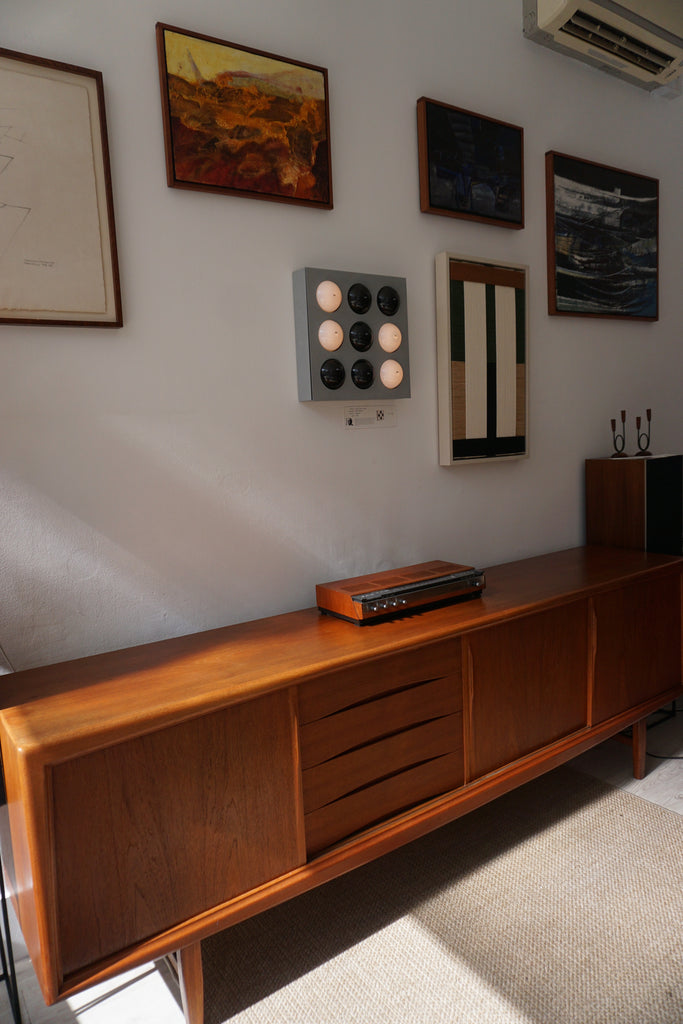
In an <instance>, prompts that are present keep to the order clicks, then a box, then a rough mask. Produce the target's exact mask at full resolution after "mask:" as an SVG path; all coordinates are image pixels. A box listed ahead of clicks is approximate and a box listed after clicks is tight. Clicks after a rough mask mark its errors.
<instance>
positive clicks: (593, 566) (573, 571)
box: [0, 547, 683, 760]
mask: <svg viewBox="0 0 683 1024" xmlns="http://www.w3.org/2000/svg"><path fill="white" fill-rule="evenodd" d="M671 571H679V572H683V558H677V557H673V556H668V555H654V554H649V553H647V552H644V551H638V550H628V549H618V548H607V547H588V548H571V549H568V550H566V551H559V552H553V553H551V554H547V555H540V556H537V557H534V558H528V559H524V560H522V561H517V562H508V563H505V564H503V565H498V566H494V567H492V568H489V569H486V589H485V591H484V592H483V594H482V595H481V597H477V598H475V599H473V600H469V601H465V602H462V603H458V604H453V605H449V606H446V607H443V608H437V609H433V610H431V611H426V612H421V613H419V614H415V615H411V616H408V617H406V618H402V619H397V620H393V621H388V622H383V623H376V624H373V625H369V626H363V627H361V626H357V625H354V624H352V623H349V622H344V621H342V620H340V619H336V618H332V617H330V616H327V615H322V614H320V613H319V612H318V610H317V609H316V608H307V609H303V610H301V611H294V612H288V613H285V614H282V615H276V616H272V617H269V618H264V619H257V620H254V621H251V622H245V623H241V624H238V625H232V626H226V627H222V628H219V629H213V630H209V631H206V632H201V633H195V634H191V635H189V636H183V637H177V638H172V639H169V640H161V641H157V642H154V643H149V644H143V645H141V646H137V647H130V648H126V649H123V650H118V651H111V652H107V653H103V654H98V655H93V656H90V657H86V658H80V659H77V660H75V661H67V662H62V663H60V664H55V665H48V666H44V667H39V668H34V669H27V670H24V671H21V672H16V673H13V674H10V675H7V676H3V677H1V678H0V732H1V731H4V732H6V733H7V734H8V735H9V736H10V737H11V740H12V743H13V745H14V746H15V747H16V748H19V749H22V750H23V752H24V753H25V754H27V755H29V756H31V755H35V756H37V757H38V759H39V760H40V759H42V758H43V757H44V758H45V760H54V759H55V758H61V757H64V758H66V757H70V756H74V755H75V754H77V753H85V752H86V751H88V750H94V749H97V748H99V747H101V746H102V745H104V744H106V743H110V742H112V741H115V740H123V739H126V738H130V737H131V736H135V735H139V734H141V733H144V732H149V731H150V730H153V729H157V728H162V727H164V726H168V725H170V724H173V723H176V722H182V721H184V720H187V719H189V718H192V717H194V716H196V715H198V714H202V713H205V712H208V711H211V710H213V709H215V708H219V707H225V706H227V705H230V704H233V703H237V702H239V701H243V700H246V699H249V698H251V697H256V696H260V695H262V694H265V693H268V692H271V691H273V690H276V689H280V688H281V687H284V686H289V685H292V684H293V683H297V682H300V681H302V680H304V679H310V678H313V677H315V676H317V675H320V674H322V673H324V672H329V671H333V670H335V669H340V668H344V667H345V666H347V665H350V664H356V663H358V662H361V661H368V660H371V659H373V658H378V657H381V656H382V655H386V654H389V653H395V652H397V651H400V650H402V649H405V648H408V647H416V646H421V645H424V644H429V643H434V642H436V641H438V640H440V639H443V638H444V637H448V636H453V635H456V634H458V633H463V632H466V631H470V630H473V629H478V628H481V627H484V626H488V625H491V624H492V623H494V622H500V621H504V620H506V619H509V618H513V617H515V616H519V615H522V614H526V613H528V612H530V611H534V610H535V611H537V610H540V609H542V608H543V607H552V606H553V605H557V604H559V603H564V602H566V601H567V600H568V599H571V598H572V597H577V598H578V597H580V596H585V595H587V594H590V593H594V592H597V591H599V590H601V589H609V588H611V587H614V586H618V585H621V584H623V583H625V582H629V581H635V580H637V579H638V577H639V576H641V575H643V574H652V573H654V574H655V575H656V574H657V573H668V572H671Z"/></svg>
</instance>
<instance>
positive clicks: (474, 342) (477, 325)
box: [448, 259, 526, 461]
mask: <svg viewBox="0 0 683 1024" xmlns="http://www.w3.org/2000/svg"><path fill="white" fill-rule="evenodd" d="M448 305H449V313H450V317H449V320H450V323H449V327H450V382H449V383H450V387H449V392H450V428H451V436H450V440H451V442H452V450H451V458H450V460H449V461H458V460H461V459H486V458H500V457H504V456H520V455H524V454H525V453H526V274H525V271H524V269H523V268H511V267H501V266H493V265H489V264H484V263H468V262H462V261H457V260H453V259H451V260H449V304H448Z"/></svg>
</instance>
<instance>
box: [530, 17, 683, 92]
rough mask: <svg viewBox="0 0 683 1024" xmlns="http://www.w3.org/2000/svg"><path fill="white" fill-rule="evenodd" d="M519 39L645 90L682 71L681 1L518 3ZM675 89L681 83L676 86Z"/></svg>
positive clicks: (667, 83)
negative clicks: (520, 10) (521, 35)
mask: <svg viewBox="0 0 683 1024" xmlns="http://www.w3.org/2000/svg"><path fill="white" fill-rule="evenodd" d="M523 3H524V35H525V36H526V37H527V39H532V40H533V41H534V42H536V43H542V44H543V45H544V46H549V47H550V48H551V49H553V50H559V51H560V52H561V53H565V54H567V55H568V56H570V57H576V58H577V59H578V60H582V61H585V62H586V63H587V64H592V65H593V66H594V67H598V68H600V69H601V70H603V71H607V72H608V73H609V74H612V75H616V76H617V77H619V78H624V79H626V81H628V82H632V83H633V84H634V85H639V86H640V87H641V88H643V89H649V90H650V91H654V90H658V89H661V90H662V91H666V92H671V90H670V89H669V87H670V86H671V83H672V82H673V81H674V79H676V78H678V76H679V75H681V74H682V73H683V0H620V2H618V3H617V2H616V0H523ZM676 85H677V86H678V85H680V83H676Z"/></svg>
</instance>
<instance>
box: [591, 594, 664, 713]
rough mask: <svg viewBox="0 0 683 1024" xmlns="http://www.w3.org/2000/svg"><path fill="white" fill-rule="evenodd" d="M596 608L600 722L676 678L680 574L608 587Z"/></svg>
mask: <svg viewBox="0 0 683 1024" xmlns="http://www.w3.org/2000/svg"><path fill="white" fill-rule="evenodd" d="M594 608H595V617H596V623H597V653H596V659H595V688H594V698H593V721H594V723H598V722H604V721H605V719H607V718H611V717H612V715H616V714H619V712H621V711H624V710H625V709H626V708H629V707H635V706H637V705H638V704H641V703H642V702H643V701H645V700H647V699H648V698H650V697H654V696H656V695H657V694H658V693H663V692H664V691H665V690H667V689H670V688H671V687H672V686H676V685H678V684H679V683H680V681H681V654H680V652H681V584H680V577H679V576H678V575H675V576H674V575H672V576H665V577H662V578H660V579H659V580H657V581H655V582H650V581H648V582H646V583H639V584H636V585H632V586H629V587H622V588H620V589H619V590H611V591H609V592H608V593H606V594H600V595H599V596H598V597H596V598H595V601H594Z"/></svg>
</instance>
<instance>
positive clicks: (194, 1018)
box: [178, 942, 204, 1024]
mask: <svg viewBox="0 0 683 1024" xmlns="http://www.w3.org/2000/svg"><path fill="white" fill-rule="evenodd" d="M178 981H179V982H180V998H181V999H182V1003H183V1013H184V1014H185V1020H186V1022H187V1024H204V974H203V971H202V944H201V942H193V943H192V945H191V946H185V948H184V949H180V950H178Z"/></svg>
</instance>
